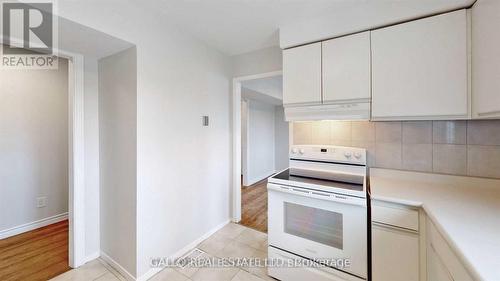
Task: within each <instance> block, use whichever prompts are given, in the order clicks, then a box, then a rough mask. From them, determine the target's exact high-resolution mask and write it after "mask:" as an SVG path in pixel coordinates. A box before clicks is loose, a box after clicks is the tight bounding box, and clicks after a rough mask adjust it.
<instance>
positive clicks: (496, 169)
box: [467, 145, 500, 178]
mask: <svg viewBox="0 0 500 281" xmlns="http://www.w3.org/2000/svg"><path fill="white" fill-rule="evenodd" d="M467 174H468V175H469V176H478V177H491V178H500V146H483V145H468V146H467Z"/></svg>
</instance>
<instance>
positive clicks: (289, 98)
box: [283, 42, 322, 105]
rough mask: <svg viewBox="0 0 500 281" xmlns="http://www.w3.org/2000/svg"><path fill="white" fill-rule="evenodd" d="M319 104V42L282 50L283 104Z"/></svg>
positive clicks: (320, 100)
mask: <svg viewBox="0 0 500 281" xmlns="http://www.w3.org/2000/svg"><path fill="white" fill-rule="evenodd" d="M321 102H322V98H321V42H320V43H314V44H310V45H305V46H301V47H296V48H292V49H287V50H283V104H284V105H314V104H321Z"/></svg>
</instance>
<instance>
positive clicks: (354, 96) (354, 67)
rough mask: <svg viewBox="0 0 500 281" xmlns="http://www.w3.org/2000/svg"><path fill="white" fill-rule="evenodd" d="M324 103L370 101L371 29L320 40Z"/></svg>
mask: <svg viewBox="0 0 500 281" xmlns="http://www.w3.org/2000/svg"><path fill="white" fill-rule="evenodd" d="M322 47H323V58H322V59H323V102H324V103H334V102H338V101H350V100H360V99H364V100H367V101H368V100H369V99H370V96H371V93H370V87H371V85H370V32H363V33H358V34H354V35H350V36H345V37H340V38H335V39H332V40H328V41H325V42H323V46H322Z"/></svg>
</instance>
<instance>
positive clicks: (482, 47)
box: [472, 0, 500, 118]
mask: <svg viewBox="0 0 500 281" xmlns="http://www.w3.org/2000/svg"><path fill="white" fill-rule="evenodd" d="M499 15H500V1H498V0H479V1H477V2H476V3H475V4H474V6H473V7H472V106H473V108H472V112H473V117H474V118H500V53H499V50H500V32H498V27H499V26H500V16H499Z"/></svg>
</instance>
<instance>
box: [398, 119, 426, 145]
mask: <svg viewBox="0 0 500 281" xmlns="http://www.w3.org/2000/svg"><path fill="white" fill-rule="evenodd" d="M402 126H403V143H432V121H415V122H403V123H402Z"/></svg>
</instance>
